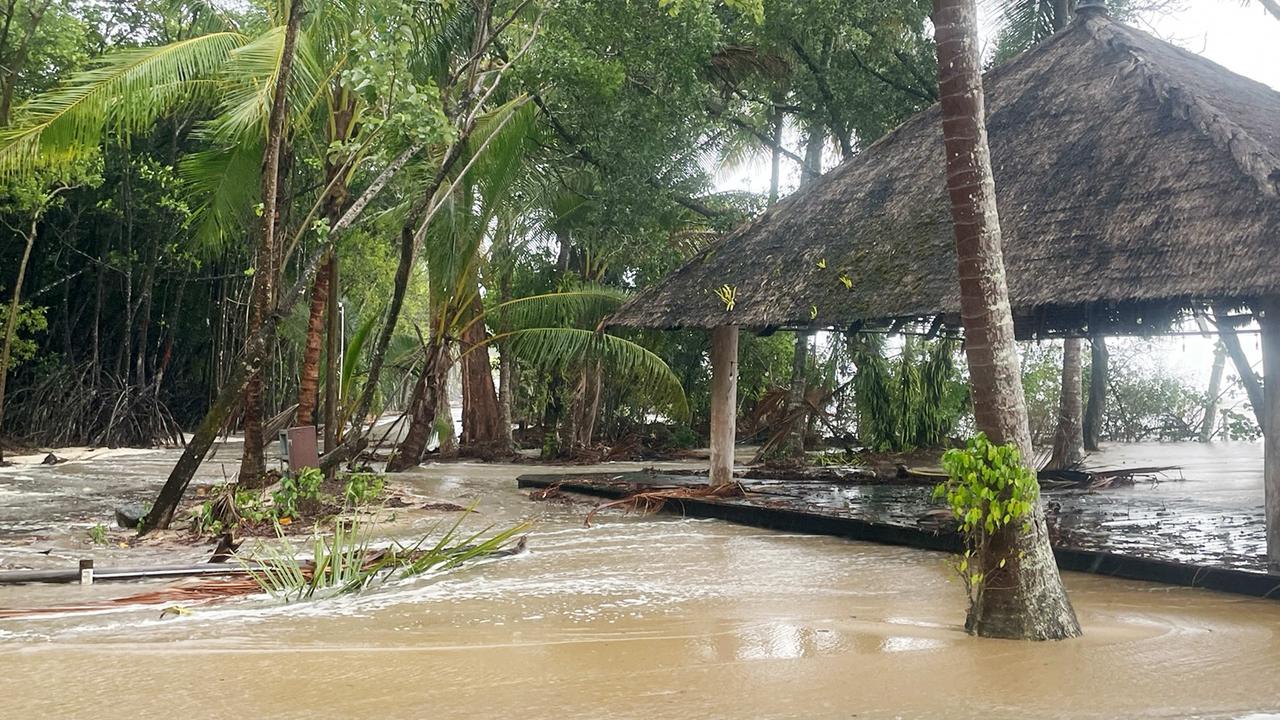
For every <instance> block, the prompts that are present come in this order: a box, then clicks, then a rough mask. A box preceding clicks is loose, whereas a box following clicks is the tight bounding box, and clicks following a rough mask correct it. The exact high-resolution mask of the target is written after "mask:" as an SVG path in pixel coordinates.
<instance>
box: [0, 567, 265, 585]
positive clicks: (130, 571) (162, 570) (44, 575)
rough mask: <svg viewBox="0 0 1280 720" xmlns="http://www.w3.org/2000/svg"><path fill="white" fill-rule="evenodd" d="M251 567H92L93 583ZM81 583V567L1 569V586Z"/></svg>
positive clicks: (234, 572) (209, 573)
mask: <svg viewBox="0 0 1280 720" xmlns="http://www.w3.org/2000/svg"><path fill="white" fill-rule="evenodd" d="M250 569H259V566H258V565H249V566H247V567H246V566H244V565H239V564H236V565H220V564H216V563H204V564H200V565H159V566H155V567H143V568H95V569H94V570H93V582H109V581H112V580H117V581H120V580H148V579H156V578H182V577H210V576H218V575H243V574H246V573H248V571H249V570H250ZM78 582H80V568H79V567H74V568H55V569H49V570H6V571H0V585H23V584H26V583H78Z"/></svg>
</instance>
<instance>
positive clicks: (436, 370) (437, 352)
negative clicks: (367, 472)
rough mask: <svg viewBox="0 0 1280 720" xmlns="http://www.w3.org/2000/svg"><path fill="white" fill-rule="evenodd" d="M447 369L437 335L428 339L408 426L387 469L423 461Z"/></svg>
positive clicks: (395, 470)
mask: <svg viewBox="0 0 1280 720" xmlns="http://www.w3.org/2000/svg"><path fill="white" fill-rule="evenodd" d="M448 371H449V369H448V364H447V363H446V362H445V354H444V347H443V345H442V344H441V343H440V341H439V340H438V339H437V338H436V337H432V338H431V339H430V340H428V342H427V349H426V360H425V361H424V362H423V365H422V372H421V373H419V375H418V380H417V382H415V383H414V385H413V392H412V394H411V395H410V397H409V429H408V431H406V433H405V436H404V439H402V440H401V441H400V445H399V447H397V448H396V452H395V454H394V455H392V456H391V460H389V461H388V462H387V472H389V473H396V472H404V471H405V470H408V469H410V468H415V467H417V466H418V465H419V464H420V463H421V462H422V457H423V455H424V454H425V453H426V451H427V444H428V443H430V442H431V435H432V434H433V433H434V431H435V426H436V414H437V412H438V410H439V407H440V390H441V388H442V387H444V382H443V381H442V379H441V377H440V376H441V375H442V374H444V373H447V372H448Z"/></svg>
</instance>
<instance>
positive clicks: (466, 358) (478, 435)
mask: <svg viewBox="0 0 1280 720" xmlns="http://www.w3.org/2000/svg"><path fill="white" fill-rule="evenodd" d="M483 313H484V306H483V304H482V303H481V301H480V294H479V293H478V292H477V293H476V294H475V295H474V296H473V297H472V300H471V309H470V311H469V312H468V313H467V314H468V317H467V320H466V321H467V322H468V323H469V325H468V327H467V329H466V331H465V332H464V333H463V335H462V339H461V341H462V348H461V351H462V352H463V353H465V354H464V355H463V357H462V443H463V445H475V444H487V445H490V446H492V444H493V443H496V442H498V441H499V440H501V436H502V418H501V415H502V413H501V412H500V411H499V409H498V391H497V389H496V388H495V387H494V385H493V365H492V363H491V361H490V359H489V347H488V345H483V343H484V342H485V340H487V339H488V332H487V331H486V330H485V324H484V321H483V320H479V321H476V322H471V321H472V320H474V319H475V318H478V317H480V316H481V314H483ZM478 345H479V346H480V347H476V346H478ZM472 348H475V349H472Z"/></svg>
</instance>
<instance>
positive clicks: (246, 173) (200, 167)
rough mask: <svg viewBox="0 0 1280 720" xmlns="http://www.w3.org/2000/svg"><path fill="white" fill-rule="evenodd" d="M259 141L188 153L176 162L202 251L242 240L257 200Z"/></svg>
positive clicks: (213, 249)
mask: <svg viewBox="0 0 1280 720" xmlns="http://www.w3.org/2000/svg"><path fill="white" fill-rule="evenodd" d="M261 166H262V140H261V138H256V137H255V138H249V139H246V140H244V141H242V142H239V143H236V144H235V145H233V146H231V147H230V148H221V147H219V148H214V149H211V150H201V151H199V152H194V153H191V154H189V155H187V156H185V157H184V158H182V159H181V160H180V161H179V163H178V174H179V176H180V177H181V178H182V180H183V184H184V185H185V186H186V191H187V195H188V197H189V198H190V201H189V202H190V204H191V207H192V210H193V212H192V216H193V217H192V222H193V223H194V226H195V239H196V242H197V244H198V246H199V249H200V250H201V251H204V252H207V253H210V254H212V253H216V252H217V251H220V250H222V249H223V248H225V247H226V246H227V244H228V242H230V241H234V240H236V239H238V238H241V237H243V235H244V232H245V229H246V228H247V227H248V220H249V219H250V218H251V217H252V213H251V210H252V208H253V206H254V204H255V203H256V202H257V201H258V199H259V189H260V187H261V184H260V183H259V175H260V173H261V171H262V168H261Z"/></svg>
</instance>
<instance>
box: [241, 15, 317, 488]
mask: <svg viewBox="0 0 1280 720" xmlns="http://www.w3.org/2000/svg"><path fill="white" fill-rule="evenodd" d="M301 24H302V0H290V3H289V17H288V21H287V24H286V25H285V32H284V46H283V48H282V50H281V53H280V68H279V70H278V71H277V73H276V83H275V88H274V89H273V95H272V103H271V115H270V118H269V120H268V124H267V146H266V151H265V152H264V154H263V160H262V238H261V240H260V242H259V244H258V252H257V258H256V260H255V263H254V265H255V267H256V269H257V272H256V273H255V275H254V278H253V280H254V282H253V298H252V300H251V301H250V305H249V328H248V334H249V335H250V336H252V335H255V334H257V332H258V330H259V329H260V328H261V327H262V326H263V320H264V318H266V316H267V315H269V314H270V313H271V306H272V304H273V300H274V298H275V280H276V278H275V274H276V273H275V267H276V241H275V233H276V224H277V223H278V221H279V212H278V208H277V207H276V200H277V195H278V193H279V190H280V155H281V152H280V148H281V146H282V145H283V144H284V124H285V115H286V111H287V109H288V108H287V101H288V92H287V88H288V86H289V76H290V74H291V72H292V70H293V55H294V47H295V46H296V45H297V41H298V28H299V26H300V25H301ZM266 354H267V355H269V352H268V353H266ZM268 359H269V358H267V357H263V358H258V359H257V360H258V361H257V362H255V363H254V364H253V366H252V367H251V368H250V370H249V381H248V383H247V384H246V385H245V389H244V401H243V409H244V454H243V456H242V457H241V459H240V482H241V483H244V484H247V485H250V486H252V485H256V484H259V483H260V482H261V478H262V475H263V473H264V472H265V471H266V461H265V459H264V457H263V451H264V449H265V442H266V439H265V438H264V437H263V436H262V419H263V375H262V374H263V363H264V362H266V361H267V360H268Z"/></svg>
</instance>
